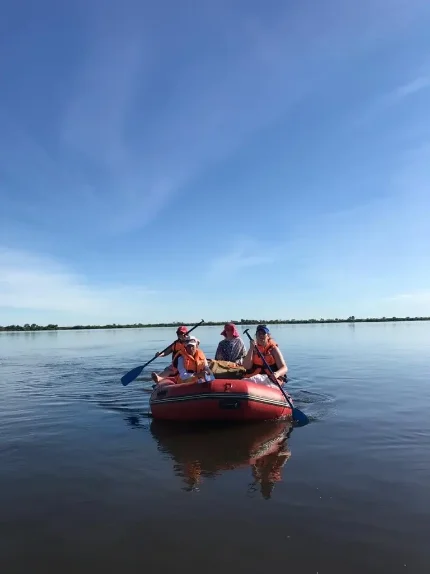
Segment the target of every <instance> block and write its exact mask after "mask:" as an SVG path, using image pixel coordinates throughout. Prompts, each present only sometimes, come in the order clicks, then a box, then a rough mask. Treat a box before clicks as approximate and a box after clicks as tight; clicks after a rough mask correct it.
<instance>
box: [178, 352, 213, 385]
mask: <svg viewBox="0 0 430 574" xmlns="http://www.w3.org/2000/svg"><path fill="white" fill-rule="evenodd" d="M179 357H182V358H183V360H184V368H185V370H186V371H188V372H189V373H190V376H191V375H193V374H194V373H201V372H202V371H204V369H205V366H206V356H205V354H204V353H203V351H201V350H200V349H198V348H197V349H196V352H195V353H194V355H190V354H189V353H187V351H186V350H185V348H184V350H183V351H180V352H179V353H177V354H176V355H175V357H174V358H173V362H172V364H173V366H174V367H175V369H177V368H178V360H179ZM197 380H198V377H196V376H194V377H193V378H192V379H191V380H190V381H187V382H194V381H197ZM176 382H177V383H182V382H183V381H182V379H181V378H180V376H179V373H178V374H177V375H176Z"/></svg>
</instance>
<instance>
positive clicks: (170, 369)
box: [151, 325, 200, 383]
mask: <svg viewBox="0 0 430 574" xmlns="http://www.w3.org/2000/svg"><path fill="white" fill-rule="evenodd" d="M187 333H188V329H187V327H185V326H184V325H182V326H181V327H178V328H177V329H176V335H177V337H178V340H177V341H175V342H174V343H172V344H171V345H170V347H169V348H168V349H167V350H166V351H164V352H163V351H159V352H157V353H155V356H156V357H167V356H168V355H170V354H172V357H174V356H175V355H176V354H177V353H178V352H179V351H180V350H181V349H183V348H184V341H185V340H186V339H187V336H188V335H187ZM199 342H200V341H198V343H199ZM177 374H178V370H177V369H175V367H174V366H173V364H172V363H170V365H168V366H167V367H166V368H165V369H164V371H162V372H161V373H160V374H158V375H157V373H151V378H152V380H153V381H154V383H159V382H160V381H161V379H165V378H167V377H174V376H175V375H177Z"/></svg>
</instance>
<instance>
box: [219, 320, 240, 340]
mask: <svg viewBox="0 0 430 574" xmlns="http://www.w3.org/2000/svg"><path fill="white" fill-rule="evenodd" d="M226 329H230V330H232V331H233V337H239V331H238V330H237V329H236V325H235V324H234V323H226V324H225V325H224V330H223V331H222V332H221V335H222V336H223V337H225V335H226V332H225V330H226Z"/></svg>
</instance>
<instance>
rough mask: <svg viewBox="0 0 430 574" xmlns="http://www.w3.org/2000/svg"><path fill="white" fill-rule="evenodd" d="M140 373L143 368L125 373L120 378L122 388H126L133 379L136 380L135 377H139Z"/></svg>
mask: <svg viewBox="0 0 430 574" xmlns="http://www.w3.org/2000/svg"><path fill="white" fill-rule="evenodd" d="M142 371H143V366H141V367H135V368H134V369H132V370H131V371H129V372H128V373H126V374H125V375H124V376H123V377H121V383H122V384H123V385H124V387H126V386H127V385H128V384H129V383H131V382H132V381H134V379H137V377H138V376H139V375H140V373H141V372H142Z"/></svg>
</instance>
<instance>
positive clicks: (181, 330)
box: [176, 325, 188, 333]
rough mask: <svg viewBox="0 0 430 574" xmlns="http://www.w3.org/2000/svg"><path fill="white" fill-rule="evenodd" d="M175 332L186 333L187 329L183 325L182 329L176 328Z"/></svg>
mask: <svg viewBox="0 0 430 574" xmlns="http://www.w3.org/2000/svg"><path fill="white" fill-rule="evenodd" d="M176 332H177V333H188V329H187V328H186V327H185V326H184V325H182V327H178V328H177V329H176Z"/></svg>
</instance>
